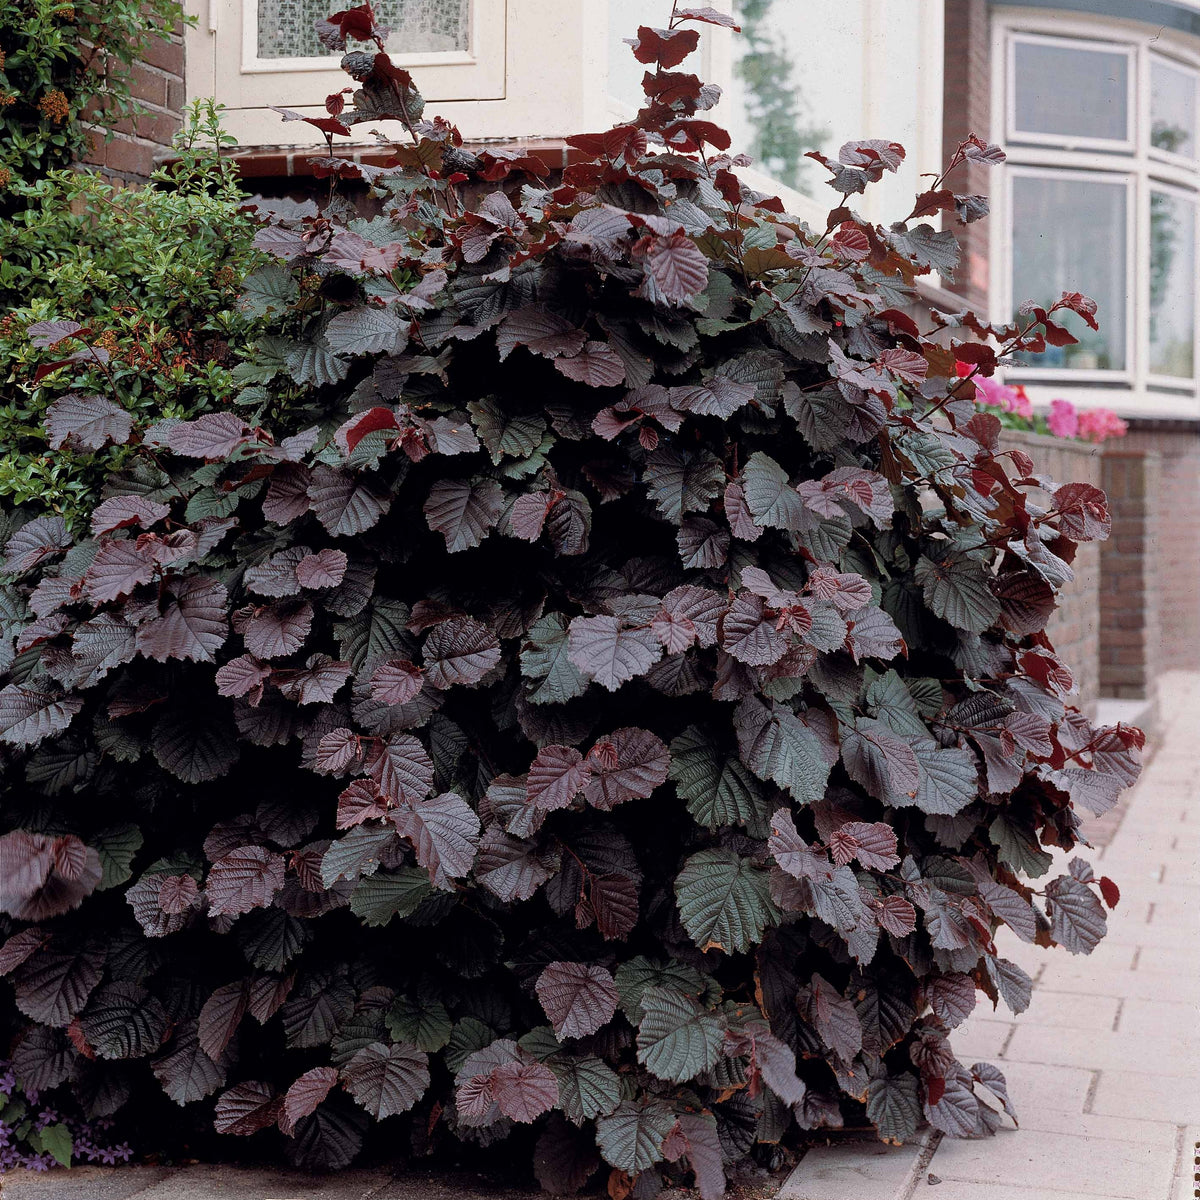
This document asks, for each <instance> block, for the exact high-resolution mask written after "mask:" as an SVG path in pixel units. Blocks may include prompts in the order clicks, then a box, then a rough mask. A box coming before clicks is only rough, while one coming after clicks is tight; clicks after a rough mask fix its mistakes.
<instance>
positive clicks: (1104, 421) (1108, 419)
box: [1079, 408, 1129, 442]
mask: <svg viewBox="0 0 1200 1200" xmlns="http://www.w3.org/2000/svg"><path fill="white" fill-rule="evenodd" d="M1128 432H1129V424H1128V422H1126V421H1122V420H1121V418H1120V417H1118V416H1117V414H1116V413H1115V412H1113V410H1112V409H1111V408H1090V409H1086V410H1085V411H1083V412H1081V413H1080V414H1079V436H1080V437H1081V438H1084V439H1085V440H1087V441H1089V442H1103V441H1106V440H1107V439H1108V438H1118V437H1124V436H1125V435H1126V433H1128Z"/></svg>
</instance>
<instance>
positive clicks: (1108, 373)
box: [1004, 164, 1138, 383]
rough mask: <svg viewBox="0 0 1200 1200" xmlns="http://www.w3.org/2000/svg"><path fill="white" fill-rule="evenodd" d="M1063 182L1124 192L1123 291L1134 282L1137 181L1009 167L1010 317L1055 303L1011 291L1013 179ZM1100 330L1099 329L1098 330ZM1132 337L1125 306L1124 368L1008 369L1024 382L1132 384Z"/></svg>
mask: <svg viewBox="0 0 1200 1200" xmlns="http://www.w3.org/2000/svg"><path fill="white" fill-rule="evenodd" d="M1020 178H1026V179H1067V180H1073V179H1074V180H1079V181H1080V182H1090V183H1103V184H1106V185H1108V186H1111V187H1120V186H1124V188H1125V287H1126V290H1127V291H1132V290H1133V288H1134V287H1135V286H1136V285H1135V280H1136V269H1137V264H1136V255H1135V245H1136V241H1137V210H1138V203H1137V200H1138V196H1137V180H1136V178H1135V177H1134V175H1133V174H1132V173H1128V172H1122V171H1072V170H1067V169H1059V168H1056V167H1042V166H1025V165H1015V164H1014V165H1013V166H1012V167H1010V168H1009V170H1008V171H1007V172H1005V179H1004V185H1005V196H1004V210H1005V213H1006V215H1007V221H1006V223H1005V234H1006V239H1005V255H1004V263H1005V266H1006V271H1005V280H1004V282H1005V284H1006V297H1007V303H1006V305H1005V308H1006V310H1007V311H1008V312H1009V313H1010V314H1011V313H1013V312H1015V311H1016V306H1017V305H1018V304H1019V303H1020V302H1021V301H1022V300H1025V299H1027V298H1028V299H1034V300H1048V299H1057V297H1056V296H1055V297H1044V296H1033V297H1025V296H1017V295H1016V294H1015V292H1014V290H1013V274H1014V266H1015V263H1014V259H1013V213H1014V210H1015V205H1014V203H1013V184H1014V182H1015V181H1016V180H1017V179H1020ZM1101 329H1103V325H1102V326H1101ZM1136 341H1137V339H1136V335H1135V329H1134V324H1133V320H1132V314H1131V313H1130V312H1129V306H1128V304H1127V305H1126V315H1125V346H1124V351H1125V353H1124V359H1125V365H1124V367H1122V368H1120V369H1100V368H1084V367H1029V366H1022V367H1019V368H1016V367H1014V368H1012V370H1013V372H1014V374H1015V373H1016V372H1017V371H1018V370H1019V371H1020V374H1021V377H1022V378H1024V379H1034V380H1036V379H1057V378H1058V377H1059V376H1061V375H1063V374H1067V375H1069V376H1070V377H1071V378H1072V379H1078V380H1080V381H1081V382H1086V383H1132V382H1133V377H1134V368H1133V364H1134V361H1135V355H1136V352H1137V347H1136Z"/></svg>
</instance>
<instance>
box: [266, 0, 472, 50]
mask: <svg viewBox="0 0 1200 1200" xmlns="http://www.w3.org/2000/svg"><path fill="white" fill-rule="evenodd" d="M341 7H345V6H344V5H340V4H333V5H331V4H330V2H329V0H258V56H259V58H313V57H316V56H318V55H326V54H328V53H329V51H328V50H326V49H325V47H324V46H322V45H321V43H320V42H319V41H318V40H317V35H316V33H315V32H314V31H313V22H314V21H317V20H319V19H320V18H321V17H324V16H327V15H328V14H329V13H330V12H333V11H334V10H335V9H337V8H341ZM469 10H470V0H375V12H376V14H377V15H378V19H379V21H380V22H381V23H382V24H384V25H390V26H391V29H392V32H391V36H390V37H389V38H388V41H387V48H388V49H389V50H390V51H391V52H392V53H393V54H405V53H408V54H417V53H429V52H432V51H439V50H440V51H446V50H469V49H470V46H471V37H470V32H471V31H470V11H469Z"/></svg>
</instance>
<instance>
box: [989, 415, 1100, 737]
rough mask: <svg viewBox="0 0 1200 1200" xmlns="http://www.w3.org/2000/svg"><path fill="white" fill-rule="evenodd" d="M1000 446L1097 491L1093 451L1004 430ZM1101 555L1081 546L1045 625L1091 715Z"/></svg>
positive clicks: (1092, 546)
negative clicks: (1018, 451)
mask: <svg viewBox="0 0 1200 1200" xmlns="http://www.w3.org/2000/svg"><path fill="white" fill-rule="evenodd" d="M1001 442H1002V444H1003V446H1004V448H1005V449H1009V448H1018V449H1021V450H1024V451H1025V453H1026V454H1028V455H1029V456H1030V457H1031V458H1032V459H1033V461H1034V465H1035V468H1036V470H1037V471H1038V472H1040V473H1043V474H1046V475H1049V476H1051V477H1052V478H1053V479H1055V480H1056V481H1057V482H1059V483H1090V484H1092V485H1093V487H1099V486H1100V481H1101V474H1102V464H1103V459H1102V457H1101V454H1100V451H1099V449H1098V447H1096V446H1090V445H1088V444H1086V443H1084V442H1067V441H1063V440H1062V439H1061V438H1052V437H1042V436H1041V435H1040V434H1036V433H1019V432H1017V431H1015V430H1008V431H1006V432H1005V433H1004V434H1003V435H1002V437H1001ZM1035 497H1036V499H1037V500H1038V502H1039V503H1042V504H1047V503H1048V500H1049V497H1047V496H1045V495H1041V494H1038V493H1035ZM1100 554H1101V549H1100V544H1099V543H1097V542H1086V543H1084V544H1083V545H1081V546H1080V547H1079V553H1078V554H1077V555H1076V556H1075V562H1074V563H1073V564H1072V569H1073V570H1074V572H1075V579H1074V581H1073V582H1072V583H1069V584H1068V585H1067V586H1066V587H1065V588H1064V589H1063V591H1062V593H1061V594H1060V596H1059V603H1058V610H1057V611H1056V612H1055V614H1054V615H1053V616H1052V617H1051V618H1050V621H1049V623H1048V624H1047V626H1046V633H1047V634H1048V635H1049V637H1050V640H1051V641H1052V642H1053V643H1054V646H1055V648H1056V649H1057V651H1058V653H1059V655H1060V656H1061V657H1062V660H1063V661H1064V662H1065V663H1066V664H1067V666H1068V667H1070V668H1071V671H1072V673H1073V674H1074V675H1075V682H1076V684H1077V685H1078V687H1079V700H1078V703H1079V707H1080V708H1081V709H1083V711H1084V712H1085V713H1087V714H1088V715H1089V716H1091V715H1093V714H1094V713H1095V711H1096V701H1097V699H1098V698H1099V696H1100V694H1101V691H1100V684H1101V664H1100V645H1101V643H1100V611H1101V606H1100V579H1101V575H1100V569H1101V568H1100Z"/></svg>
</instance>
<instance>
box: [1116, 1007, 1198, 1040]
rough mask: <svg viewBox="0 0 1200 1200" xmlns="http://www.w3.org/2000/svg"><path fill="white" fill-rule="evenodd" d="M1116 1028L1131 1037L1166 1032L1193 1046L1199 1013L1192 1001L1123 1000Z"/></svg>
mask: <svg viewBox="0 0 1200 1200" xmlns="http://www.w3.org/2000/svg"><path fill="white" fill-rule="evenodd" d="M1117 1029H1118V1030H1119V1031H1120V1032H1121V1033H1127V1034H1130V1035H1131V1036H1133V1037H1138V1036H1147V1037H1155V1036H1162V1035H1168V1036H1171V1037H1177V1038H1185V1039H1189V1040H1190V1041H1191V1044H1192V1045H1196V1043H1197V1041H1198V1040H1200V1039H1198V1038H1197V1031H1198V1029H1200V1012H1198V1011H1197V1005H1196V1004H1194V1003H1192V1004H1187V1003H1181V1002H1179V1001H1176V1000H1140V999H1131V1000H1126V1001H1125V1002H1124V1004H1123V1005H1122V1006H1121V1018H1120V1021H1119V1022H1118V1024H1117Z"/></svg>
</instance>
